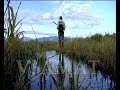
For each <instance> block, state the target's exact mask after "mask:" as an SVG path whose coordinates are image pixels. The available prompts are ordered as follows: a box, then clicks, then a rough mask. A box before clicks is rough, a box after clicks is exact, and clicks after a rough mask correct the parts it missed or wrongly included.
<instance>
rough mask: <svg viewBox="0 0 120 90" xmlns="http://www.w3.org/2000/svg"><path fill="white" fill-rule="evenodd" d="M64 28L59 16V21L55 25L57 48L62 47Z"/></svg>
mask: <svg viewBox="0 0 120 90" xmlns="http://www.w3.org/2000/svg"><path fill="white" fill-rule="evenodd" d="M65 28H66V26H65V22H64V21H63V18H62V16H60V17H59V21H58V23H57V29H58V38H59V47H64V31H65Z"/></svg>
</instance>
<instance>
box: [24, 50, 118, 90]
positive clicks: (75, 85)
mask: <svg viewBox="0 0 120 90" xmlns="http://www.w3.org/2000/svg"><path fill="white" fill-rule="evenodd" d="M98 63H99V61H96V63H92V61H91V60H75V59H71V58H69V57H68V56H67V55H65V54H63V53H57V52H56V51H48V52H46V53H45V58H43V59H40V60H39V59H34V60H32V65H31V68H30V69H29V72H28V77H27V78H29V83H28V84H26V86H25V87H24V89H25V90H111V89H112V90H115V86H116V82H115V80H113V79H112V78H111V75H110V74H107V73H104V72H103V71H101V70H100V69H99V68H98V69H96V66H97V65H98Z"/></svg>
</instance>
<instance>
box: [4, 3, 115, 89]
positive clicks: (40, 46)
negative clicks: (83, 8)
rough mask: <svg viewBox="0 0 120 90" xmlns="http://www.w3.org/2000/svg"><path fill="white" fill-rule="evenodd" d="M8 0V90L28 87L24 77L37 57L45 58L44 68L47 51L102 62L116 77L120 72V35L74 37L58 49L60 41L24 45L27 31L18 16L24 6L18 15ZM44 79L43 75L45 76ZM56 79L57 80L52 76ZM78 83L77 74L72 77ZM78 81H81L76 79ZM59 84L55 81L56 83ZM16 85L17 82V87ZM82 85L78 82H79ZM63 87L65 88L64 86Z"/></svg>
mask: <svg viewBox="0 0 120 90" xmlns="http://www.w3.org/2000/svg"><path fill="white" fill-rule="evenodd" d="M9 3H10V1H8V4H7V7H6V10H5V13H4V15H5V16H7V17H5V18H4V19H5V20H4V21H5V22H4V35H5V37H4V72H5V82H4V83H5V84H4V85H5V86H4V87H5V90H9V89H12V87H11V86H13V87H15V88H16V89H18V90H19V89H20V88H22V87H23V86H24V85H25V82H24V78H25V75H26V74H27V69H28V68H29V66H30V63H31V62H32V59H33V58H36V57H37V59H39V58H41V60H42V61H39V60H38V61H39V62H41V64H42V65H41V67H43V66H44V64H45V62H46V59H45V56H44V57H42V56H41V57H39V56H40V54H41V55H42V54H43V53H44V52H45V51H47V50H56V51H57V52H63V53H64V54H66V55H68V56H69V57H71V58H74V59H77V60H85V59H89V60H100V61H101V62H102V64H101V66H102V67H105V66H106V68H105V69H106V70H109V69H110V70H112V71H113V73H114V74H115V70H116V67H115V65H116V34H115V33H113V34H111V35H110V34H107V33H106V34H105V35H101V34H95V35H92V36H91V37H87V38H74V39H73V40H66V41H65V45H64V48H63V49H61V48H59V47H58V42H57V41H47V42H37V41H31V42H23V41H22V39H23V38H24V35H23V32H19V29H20V27H21V26H22V23H21V21H22V20H23V19H22V20H20V21H18V22H16V18H17V14H18V11H19V8H20V5H21V2H20V4H19V6H18V9H17V12H16V13H15V12H14V9H13V7H12V6H10V5H9ZM18 24H20V27H19V28H18V29H17V30H16V27H17V26H18ZM41 77H42V76H41ZM52 78H53V80H54V77H52ZM72 80H73V82H75V81H74V75H73V76H72ZM76 80H77V79H76ZM54 81H55V80H54ZM13 82H15V83H17V84H16V85H14V84H13ZM76 82H78V81H76ZM62 87H63V86H62ZM71 88H74V89H75V88H78V85H77V84H76V85H74V84H73V87H71Z"/></svg>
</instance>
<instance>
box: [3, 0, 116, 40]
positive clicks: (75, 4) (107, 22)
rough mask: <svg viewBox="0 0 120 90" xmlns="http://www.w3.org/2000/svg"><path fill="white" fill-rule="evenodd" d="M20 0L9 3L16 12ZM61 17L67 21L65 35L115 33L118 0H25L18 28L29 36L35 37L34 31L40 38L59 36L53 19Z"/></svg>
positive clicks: (21, 7)
mask: <svg viewBox="0 0 120 90" xmlns="http://www.w3.org/2000/svg"><path fill="white" fill-rule="evenodd" d="M4 3H5V2H4ZM19 3H20V1H14V0H13V1H11V4H10V5H11V6H13V8H14V10H15V12H16V10H17V7H18V5H19ZM4 6H5V5H4ZM59 16H62V17H63V20H64V21H65V24H66V29H65V33H64V35H65V36H67V37H86V36H89V35H94V34H95V33H101V34H105V33H116V1H115V0H110V1H109V0H108V1H104V0H99V1H94V0H87V1H78V0H76V1H62V0H60V1H37V0H36V1H27V0H26V1H22V3H21V6H20V9H19V12H18V17H17V21H19V20H21V19H23V18H24V19H23V20H22V27H21V28H20V30H19V31H24V36H25V37H30V38H35V34H36V36H37V38H40V37H49V36H57V35H58V31H57V27H56V25H55V24H54V23H53V21H54V22H56V23H57V22H58V20H59ZM19 26H20V25H18V27H19ZM18 27H17V28H18ZM32 27H33V29H34V30H33V29H32ZM17 28H16V30H17ZM34 32H35V34H34Z"/></svg>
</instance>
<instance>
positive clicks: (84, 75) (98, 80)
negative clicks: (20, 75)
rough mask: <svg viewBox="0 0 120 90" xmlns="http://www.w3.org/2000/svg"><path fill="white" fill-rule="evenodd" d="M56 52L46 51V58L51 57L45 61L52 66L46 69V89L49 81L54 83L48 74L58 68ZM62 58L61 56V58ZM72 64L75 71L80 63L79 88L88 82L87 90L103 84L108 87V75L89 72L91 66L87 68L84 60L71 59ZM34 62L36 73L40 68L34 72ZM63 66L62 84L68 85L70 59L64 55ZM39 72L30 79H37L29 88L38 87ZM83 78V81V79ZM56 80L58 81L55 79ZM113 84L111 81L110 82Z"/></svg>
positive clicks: (70, 66) (34, 88) (104, 89)
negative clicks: (63, 77) (63, 76)
mask: <svg viewBox="0 0 120 90" xmlns="http://www.w3.org/2000/svg"><path fill="white" fill-rule="evenodd" d="M56 54H57V53H56V52H55V51H49V52H46V56H47V58H49V57H52V56H54V57H52V58H49V59H47V61H49V63H50V64H51V66H52V70H51V69H50V67H48V68H49V71H48V74H47V75H46V89H47V90H49V89H50V88H49V87H50V83H52V85H54V83H53V80H52V78H51V76H50V74H51V73H53V72H54V71H55V72H56V71H57V70H58V64H59V55H56ZM55 55H56V56H55ZM61 59H62V58H61ZM73 65H74V72H75V71H77V68H78V65H80V67H79V70H80V73H79V82H80V83H79V85H80V84H81V82H83V83H82V87H81V88H80V89H83V88H85V87H86V86H87V85H89V84H90V82H91V84H90V86H89V87H88V90H93V88H94V89H95V90H98V87H99V88H101V87H102V86H103V90H107V89H108V88H109V87H110V83H111V80H110V78H109V76H107V77H106V79H105V78H104V77H103V74H102V73H101V72H100V71H98V72H97V74H90V72H91V68H88V67H87V66H86V64H84V62H81V61H80V62H79V64H78V62H76V61H73ZM36 67H37V65H36V63H34V65H33V68H34V73H38V72H40V69H37V72H36ZM64 67H65V70H66V72H65V81H64V85H65V86H67V85H69V78H70V77H72V74H71V72H72V70H71V68H72V61H71V60H70V59H68V58H67V57H66V56H65V55H64ZM38 68H39V67H38ZM50 71H53V72H50ZM67 71H68V72H67ZM52 75H53V76H54V78H55V79H57V77H56V75H57V74H52ZM76 75H77V74H76V73H75V74H74V76H75V77H74V78H75V81H76V79H77V76H76ZM39 77H40V76H39V74H38V75H37V76H36V77H34V78H33V79H32V80H35V79H37V78H38V79H37V80H36V81H35V82H33V83H32V84H31V90H38V88H39V87H40V85H38V84H40V82H39ZM83 80H84V81H83ZM57 82H59V81H58V80H57ZM112 84H113V82H112ZM52 90H54V87H53V86H52Z"/></svg>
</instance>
